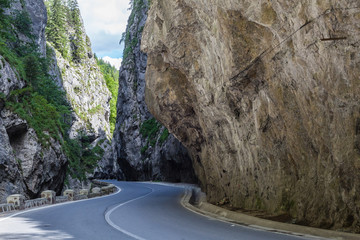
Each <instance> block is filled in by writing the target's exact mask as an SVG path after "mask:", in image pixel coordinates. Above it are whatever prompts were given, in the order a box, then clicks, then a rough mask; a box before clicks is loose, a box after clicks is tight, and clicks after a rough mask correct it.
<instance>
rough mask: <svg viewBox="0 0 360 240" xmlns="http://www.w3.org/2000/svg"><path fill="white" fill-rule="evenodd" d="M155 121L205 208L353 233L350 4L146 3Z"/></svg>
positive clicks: (354, 53)
mask: <svg viewBox="0 0 360 240" xmlns="http://www.w3.org/2000/svg"><path fill="white" fill-rule="evenodd" d="M142 49H143V50H144V51H145V52H146V53H147V54H148V64H147V71H146V102H147V104H148V106H149V109H150V112H151V113H152V114H153V115H154V116H155V117H156V118H157V119H159V120H160V121H161V122H162V123H164V125H165V126H166V127H168V128H169V129H170V131H171V132H173V133H174V134H175V136H176V137H177V138H178V139H180V141H181V142H182V143H184V145H185V146H186V147H187V148H188V149H189V151H190V153H191V155H192V157H193V160H194V167H195V171H196V173H197V176H198V177H199V179H200V181H201V183H202V187H203V189H204V190H205V191H206V192H207V196H208V200H209V201H210V202H212V203H216V202H218V201H220V200H223V199H229V201H230V203H231V204H232V205H233V206H236V207H241V208H248V209H262V210H265V211H267V212H268V213H273V214H280V213H289V214H291V216H292V217H293V218H294V219H296V221H297V222H299V223H308V224H310V225H312V226H320V227H329V228H333V229H349V230H353V231H357V232H360V197H359V196H360V171H359V170H360V136H359V135H360V100H359V99H360V87H359V86H360V78H359V76H360V71H359V69H360V51H359V50H360V5H359V2H358V1H356V0H341V1H333V0H324V1H305V0H301V1H265V0H258V1H250V0H227V1H222V0H206V1H205V0H178V1H174V0H153V1H152V7H151V9H150V11H149V17H148V20H147V23H146V26H145V29H144V34H143V41H142Z"/></svg>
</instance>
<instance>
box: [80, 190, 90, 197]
mask: <svg viewBox="0 0 360 240" xmlns="http://www.w3.org/2000/svg"><path fill="white" fill-rule="evenodd" d="M88 194H89V190H88V189H81V190H80V195H86V196H87V195H88Z"/></svg>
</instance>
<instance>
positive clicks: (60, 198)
mask: <svg viewBox="0 0 360 240" xmlns="http://www.w3.org/2000/svg"><path fill="white" fill-rule="evenodd" d="M68 200H69V198H68V196H57V197H56V203H63V202H67V201H68Z"/></svg>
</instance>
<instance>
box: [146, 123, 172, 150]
mask: <svg viewBox="0 0 360 240" xmlns="http://www.w3.org/2000/svg"><path fill="white" fill-rule="evenodd" d="M161 128H162V126H161V124H160V123H159V122H157V121H156V119H155V118H150V119H148V120H146V121H145V122H143V123H142V124H141V127H140V133H141V135H142V136H143V137H144V138H146V139H147V142H146V145H145V146H144V147H143V148H142V149H141V153H142V154H144V153H145V152H146V151H147V149H148V148H149V145H150V146H152V147H154V146H155V144H156V142H157V141H159V143H160V144H163V143H164V142H165V141H166V139H167V138H168V137H169V131H168V130H167V129H166V128H165V129H164V130H163V132H162V133H161V135H160V136H159V132H160V130H161Z"/></svg>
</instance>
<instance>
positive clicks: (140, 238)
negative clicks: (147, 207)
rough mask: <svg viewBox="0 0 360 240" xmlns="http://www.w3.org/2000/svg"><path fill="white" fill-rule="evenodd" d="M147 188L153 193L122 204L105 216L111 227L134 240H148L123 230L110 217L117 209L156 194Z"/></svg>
mask: <svg viewBox="0 0 360 240" xmlns="http://www.w3.org/2000/svg"><path fill="white" fill-rule="evenodd" d="M146 188H148V189H150V190H151V192H149V193H147V194H145V195H143V196H140V197H138V198H134V199H131V200H129V201H127V202H124V203H120V204H119V205H117V206H115V207H113V208H112V209H111V210H109V211H108V212H107V213H106V214H105V220H106V222H107V223H108V224H109V225H110V226H111V227H113V228H114V229H116V230H118V231H119V232H122V233H124V234H125V235H128V236H130V237H132V238H134V239H136V240H146V239H145V238H142V237H140V236H138V235H135V234H133V233H131V232H128V231H126V230H125V229H123V228H121V227H120V226H118V225H116V224H115V223H114V222H113V221H112V220H111V219H110V215H111V214H112V213H113V212H114V211H115V210H116V209H118V208H120V207H122V206H124V205H126V204H128V203H131V202H134V201H136V200H139V199H142V198H145V197H147V196H148V195H150V194H152V193H153V192H154V189H152V188H149V187H146Z"/></svg>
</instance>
